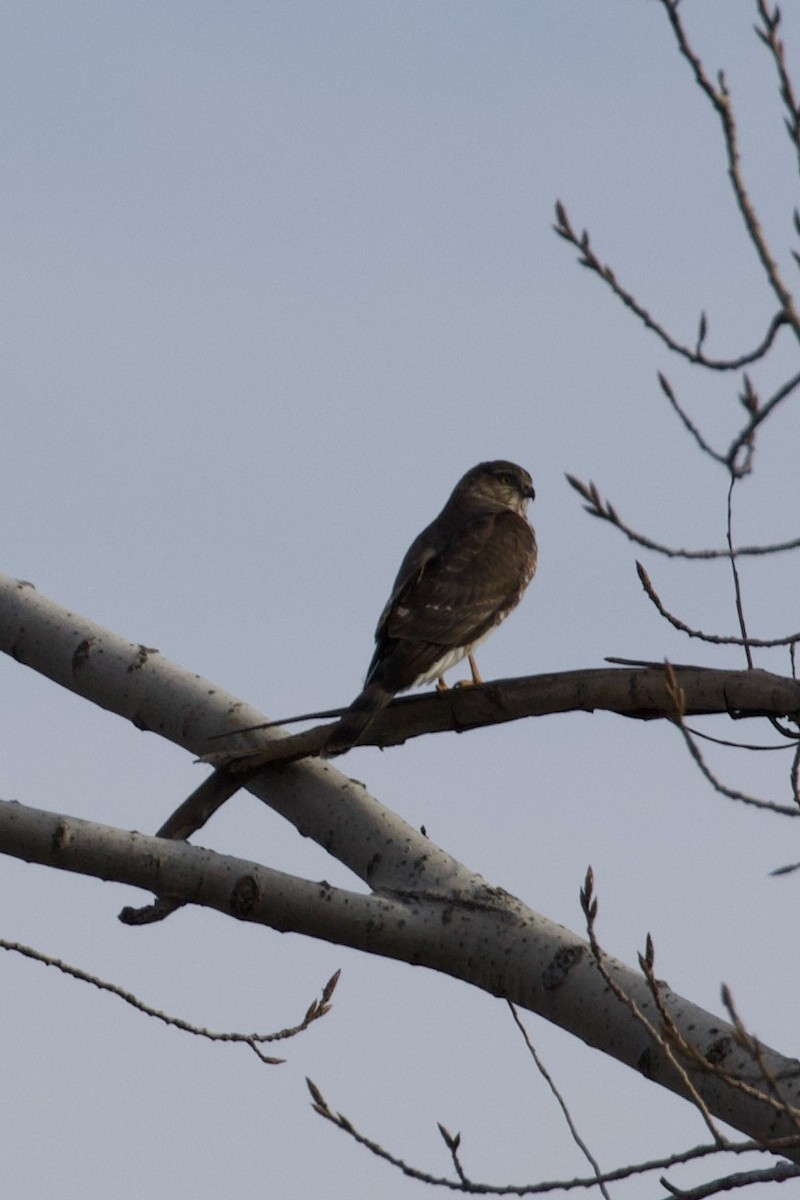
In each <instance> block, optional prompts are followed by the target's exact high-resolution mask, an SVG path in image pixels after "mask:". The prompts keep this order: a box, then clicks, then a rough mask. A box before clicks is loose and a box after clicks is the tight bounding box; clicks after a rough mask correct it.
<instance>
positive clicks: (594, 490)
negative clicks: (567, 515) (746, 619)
mask: <svg viewBox="0 0 800 1200" xmlns="http://www.w3.org/2000/svg"><path fill="white" fill-rule="evenodd" d="M565 478H566V480H567V482H568V483H569V485H570V486H571V487H573V488H574V489H575V491H576V492H577V493H578V495H579V496H580V497H581V498H582V499H583V500H585V501H586V503H585V504H584V508H585V510H586V512H588V513H591V515H592V516H593V517H598V518H599V519H600V520H601V521H608V523H609V524H610V525H613V526H614V528H615V529H618V530H619V531H620V533H624V534H625V537H626V538H628V540H629V541H631V542H634V543H635V544H636V545H639V546H643V547H644V548H645V549H646V550H654V551H655V552H656V553H657V554H663V555H664V557H665V558H687V559H693V560H713V559H720V558H730V557H731V553H733V554H734V555H735V556H736V557H737V558H750V557H755V556H758V555H766V554H780V553H782V552H783V551H785V550H798V549H800V537H796V538H792V539H791V540H790V541H787V542H774V543H773V544H772V545H765V546H736V547H735V548H734V550H733V551H732V552H731V550H730V549H729V548H728V547H727V546H726V547H725V549H724V550H685V549H684V550H679V549H677V548H675V547H673V546H666V545H664V543H663V542H655V541H653V540H652V539H651V538H648V537H645V535H644V534H642V533H638V532H637V531H636V530H635V529H633V528H632V527H631V526H630V525H627V524H626V523H625V521H623V520H622V518H621V517H620V515H619V513H618V512H617V509H616V506H615V505H613V504H612V503H611V501H610V500H604V499H603V498H602V496H601V495H600V491H599V489H598V487H597V485H596V484H595V483H592V482H591V481H590V482H589V483H583V481H582V480H580V479H578V478H577V477H576V476H575V475H566V476H565Z"/></svg>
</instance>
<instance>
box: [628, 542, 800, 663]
mask: <svg viewBox="0 0 800 1200" xmlns="http://www.w3.org/2000/svg"><path fill="white" fill-rule="evenodd" d="M636 570H637V572H638V575H639V580H640V582H641V585H642V587H643V588H644V590H645V592H646V593H647V595H648V596H649V598H650V600H652V602H653V604H654V605H655V607H656V608H657V609H658V611H659V613H660V614H661V616H662V617H664V619H665V620H667V621H669V623H670V625H672V627H673V628H674V629H678V630H680V632H681V633H685V634H686V635H687V636H688V637H691V638H698V639H699V640H700V641H703V642H709V643H711V644H712V645H714V646H745V645H747V646H753V647H755V648H756V649H760V650H761V649H770V648H773V647H775V646H790V645H791V644H792V643H793V642H797V641H800V632H798V633H790V634H788V635H787V636H786V637H782V638H751V637H748V638H746V639H745V638H741V637H736V636H734V635H733V634H719V633H704V632H703V631H702V630H701V629H693V628H692V627H691V626H690V625H686V624H685V622H683V621H681V620H680V618H679V617H676V616H675V615H674V614H673V613H671V612H670V611H669V610H668V609H667V608H665V607H664V605H663V603H662V602H661V600H660V599H659V596H658V593H657V592H656V590H655V588H654V587H653V585H652V583H651V582H650V576H649V575H648V574H647V571H646V570H645V569H644V567H643V566H642V564H641V563H640V562H637V564H636Z"/></svg>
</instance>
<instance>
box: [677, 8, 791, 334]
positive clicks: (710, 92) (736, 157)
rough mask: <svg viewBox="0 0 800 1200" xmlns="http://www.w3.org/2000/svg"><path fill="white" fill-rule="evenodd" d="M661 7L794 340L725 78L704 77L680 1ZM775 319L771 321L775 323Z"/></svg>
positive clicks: (788, 309) (788, 301)
mask: <svg viewBox="0 0 800 1200" xmlns="http://www.w3.org/2000/svg"><path fill="white" fill-rule="evenodd" d="M660 3H661V5H662V7H663V8H664V10H665V12H666V14H667V18H668V20H669V23H670V25H671V27H672V32H673V34H674V35H675V40H676V42H677V44H678V49H679V50H680V52H681V54H682V55H683V57H684V58H685V59H686V61H687V62H688V64H689V66H690V67H691V69H692V73H693V75H694V78H695V82H696V83H697V86H698V87H699V88H700V90H701V91H702V92H703V93H704V94H705V96H706V97H707V99H708V101H709V103H710V104H711V106H712V108H713V109H714V111H715V112H716V114H717V116H718V117H719V120H720V123H721V125H722V135H723V140H724V143H725V153H726V156H727V160H728V178H729V179H730V182H731V187H732V189H733V194H734V196H735V198H736V204H737V207H738V209H739V212H740V213H741V215H742V219H743V221H744V226H745V229H746V230H747V234H748V236H749V238H750V241H751V242H752V244H753V246H754V248H755V251H756V254H757V255H758V258H759V260H760V262H761V265H762V266H763V268H764V273H765V275H766V277H767V281H768V283H769V285H770V287H771V288H772V291H773V292H774V293H775V295H776V296H777V298H778V302H779V304H780V313H781V314H782V315H783V318H784V319H785V320H786V321H787V322H788V323H789V324H790V325H791V326H792V329H793V330H794V332H795V335H796V336H797V337H800V314H798V312H797V309H796V308H795V303H794V297H793V295H792V293H791V292H790V290H789V288H788V287H787V286H786V284H785V283H784V282H783V278H782V276H781V273H780V271H779V269H778V264H777V262H776V261H775V259H774V258H773V256H772V253H771V252H770V249H769V246H768V245H767V241H766V238H765V237H764V233H763V230H762V228H761V223H760V221H759V219H758V216H757V214H756V211H755V208H754V206H753V203H752V201H751V199H750V195H749V192H748V190H747V187H746V185H745V182H744V177H743V175H742V170H741V160H740V154H739V139H738V134H737V130H736V121H735V119H734V115H733V106H732V104H731V98H730V93H729V92H728V88H727V85H726V83H725V77H724V75H723V73H722V72H721V71H720V72H719V75H718V85H717V86H716V87H715V86H714V85H713V84H712V83H711V81H710V79H709V77H708V75H707V74H706V70H705V67H704V66H703V63H702V61H701V59H700V57H699V56H698V55H697V54H696V53H695V51H694V50H693V49H692V46H691V44H690V43H689V39H688V37H687V34H686V30H685V29H684V26H683V22H682V20H681V17H680V14H679V11H678V10H679V6H680V0H660ZM777 319H778V318H774V320H777Z"/></svg>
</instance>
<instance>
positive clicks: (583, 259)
mask: <svg viewBox="0 0 800 1200" xmlns="http://www.w3.org/2000/svg"><path fill="white" fill-rule="evenodd" d="M662 2H663V0H662ZM553 228H554V230H555V232H556V233H557V234H558V236H559V237H561V238H563V239H564V241H566V242H569V243H570V245H572V246H574V247H575V249H576V250H578V251H579V252H580V258H579V259H578V262H579V263H580V264H581V266H582V267H587V268H588V270H590V271H592V272H593V273H594V274H595V275H597V276H598V277H599V278H600V279H602V280H603V282H604V283H606V284H607V285H608V286H609V287H610V288H611V291H612V292H613V293H614V295H615V296H616V297H617V299H619V300H621V301H622V303H623V304H624V305H625V307H626V308H628V309H630V311H631V312H632V313H634V314H635V316H637V317H638V318H639V320H640V321H641V322H642V324H643V325H645V326H646V328H647V329H649V330H650V331H651V332H652V333H654V334H656V336H657V337H658V338H660V340H661V341H662V342H663V343H664V345H665V346H667V348H668V349H670V350H672V351H673V353H675V354H678V355H680V357H681V358H685V359H687V361H688V362H690V363H694V364H696V365H697V366H703V367H708V369H709V370H712V371H737V370H741V368H742V367H745V366H747V365H748V364H749V363H753V362H757V361H758V359H760V358H763V357H764V355H765V354H766V353H767V351H768V350H769V349H770V347H771V346H772V343H773V342H774V340H775V336H776V334H777V332H778V330H779V329H780V328H781V326H782V325H786V324H788V319H787V317H786V316H785V314H784V313H783V312H778V313H776V314H775V316H774V317H773V318H772V320H771V321H770V323H769V327H768V329H767V332H766V334H765V335H764V338H763V339H762V341H761V342H760V343H759V345H758V346H756V348H755V350H751V351H749V352H748V353H747V354H742V355H739V356H738V357H736V358H718V359H715V358H708V357H707V356H706V355H704V354H703V353H702V343H703V341H704V337H702V338H698V345H697V347H696V348H695V349H694V350H693V349H691V347H689V346H686V345H683V344H682V343H681V342H678V341H676V339H675V338H673V337H672V335H671V334H670V333H668V332H667V330H666V329H665V328H664V326H663V325H662V324H661V322H659V321H657V320H656V318H655V317H654V316H652V314H651V313H650V312H648V310H647V309H646V308H645V307H644V305H643V304H640V303H639V301H638V300H637V299H636V297H635V296H634V295H633V293H632V292H629V291H628V290H627V288H625V287H623V286H622V284H621V283H620V282H619V280H618V279H617V277H616V275H615V273H614V271H613V270H612V269H611V267H609V266H608V265H607V264H606V263H604V262H602V260H601V259H599V258H598V257H597V255H596V254H595V252H594V249H593V248H592V242H591V238H590V236H589V232H588V230H586V229H584V230H582V231H581V232H580V234H579V233H577V232H576V231H575V229H574V228H573V226H572V222H571V221H570V219H569V215H568V213H567V210H566V207H565V206H564V204H563V203H562V202H561V201H560V200H558V201H556V223H555V225H554V226H553Z"/></svg>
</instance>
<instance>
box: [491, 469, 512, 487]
mask: <svg viewBox="0 0 800 1200" xmlns="http://www.w3.org/2000/svg"><path fill="white" fill-rule="evenodd" d="M496 478H497V482H498V483H503V484H505V486H506V487H514V486H515V484H516V480H515V478H514V476H513V475H511V474H510V473H509V472H508V471H499V472H498V473H497V476H496Z"/></svg>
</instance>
